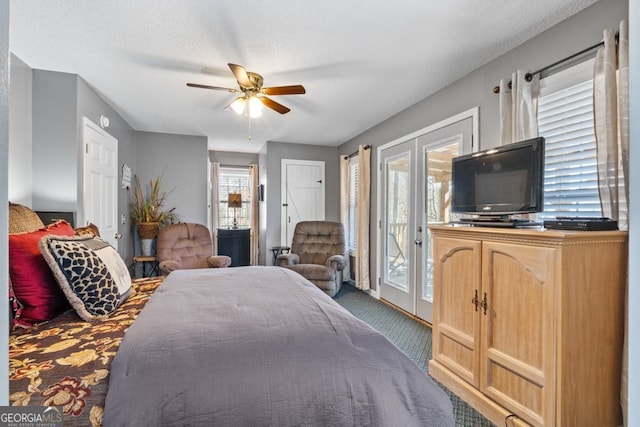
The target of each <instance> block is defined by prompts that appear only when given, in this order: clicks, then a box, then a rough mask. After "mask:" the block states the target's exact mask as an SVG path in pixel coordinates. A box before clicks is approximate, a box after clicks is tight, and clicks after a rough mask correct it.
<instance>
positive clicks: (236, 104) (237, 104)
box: [230, 96, 247, 116]
mask: <svg viewBox="0 0 640 427" xmlns="http://www.w3.org/2000/svg"><path fill="white" fill-rule="evenodd" d="M246 104H247V98H246V97H244V96H241V97H240V98H237V99H236V100H235V101H233V102H232V103H231V105H230V107H231V109H232V110H233V111H235V113H236V114H238V115H239V116H241V115H242V114H244V108H245V106H246Z"/></svg>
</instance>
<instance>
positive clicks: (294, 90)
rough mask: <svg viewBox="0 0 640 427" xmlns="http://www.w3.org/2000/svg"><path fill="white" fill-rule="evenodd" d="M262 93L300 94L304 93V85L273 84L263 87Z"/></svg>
mask: <svg viewBox="0 0 640 427" xmlns="http://www.w3.org/2000/svg"><path fill="white" fill-rule="evenodd" d="M262 93H264V94H265V95H302V94H304V93H306V91H305V90H304V86H302V85H291V86H274V87H263V88H262Z"/></svg>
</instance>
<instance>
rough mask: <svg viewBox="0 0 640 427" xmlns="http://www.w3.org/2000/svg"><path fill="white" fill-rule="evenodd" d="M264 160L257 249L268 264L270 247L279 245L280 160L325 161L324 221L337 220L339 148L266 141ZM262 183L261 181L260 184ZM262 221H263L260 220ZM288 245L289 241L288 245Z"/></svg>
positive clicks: (338, 211) (338, 214)
mask: <svg viewBox="0 0 640 427" xmlns="http://www.w3.org/2000/svg"><path fill="white" fill-rule="evenodd" d="M265 145H266V153H265V154H264V155H263V154H261V156H264V157H265V164H266V171H267V175H266V178H265V181H264V183H265V200H266V220H265V222H264V224H263V225H264V226H265V227H266V230H265V233H266V234H265V237H264V239H265V245H264V246H262V247H261V248H260V253H261V258H262V256H264V259H265V260H266V262H267V263H270V262H271V252H267V251H269V248H270V247H271V246H277V245H280V243H281V242H280V228H281V227H280V214H281V210H282V201H281V200H280V199H281V197H280V186H281V175H280V174H281V170H280V169H281V160H282V159H293V160H318V161H324V162H325V179H326V185H325V192H326V194H325V219H326V220H327V221H338V220H339V218H340V190H339V188H340V187H339V177H340V169H339V165H338V149H337V148H336V147H319V146H316V145H305V144H284V143H281V142H267V143H266V144H265ZM261 183H262V181H261ZM261 220H262V218H261ZM289 243H290V242H289Z"/></svg>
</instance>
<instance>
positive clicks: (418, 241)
mask: <svg viewBox="0 0 640 427" xmlns="http://www.w3.org/2000/svg"><path fill="white" fill-rule="evenodd" d="M413 243H415V244H416V246H422V239H416V240H414V241H413Z"/></svg>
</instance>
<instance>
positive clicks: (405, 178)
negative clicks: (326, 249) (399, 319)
mask: <svg viewBox="0 0 640 427" xmlns="http://www.w3.org/2000/svg"><path fill="white" fill-rule="evenodd" d="M472 134H473V119H472V118H471V117H469V118H466V119H462V120H459V121H455V122H453V123H450V124H446V125H443V126H442V127H438V128H435V129H430V130H428V131H427V132H426V133H425V134H423V135H419V136H417V137H414V138H411V139H408V140H406V141H403V142H400V143H396V144H393V145H391V146H389V147H387V148H383V149H382V150H381V151H380V157H379V158H380V174H381V175H380V189H381V194H380V197H381V198H382V200H381V220H382V221H381V243H382V251H380V256H381V259H380V265H381V266H382V268H381V271H380V274H381V280H380V296H381V297H382V298H384V299H385V300H387V301H389V302H391V303H392V304H394V305H396V306H398V307H400V308H402V309H403V310H405V311H407V312H409V313H411V314H414V315H416V316H418V317H420V318H422V319H424V320H426V321H428V322H431V320H432V305H433V283H432V277H431V271H432V269H431V266H432V265H433V262H432V257H431V238H430V235H429V233H428V227H429V225H431V224H435V223H447V222H449V221H450V217H449V214H450V212H449V204H450V185H451V159H452V158H453V157H456V156H458V155H460V154H463V153H465V152H471V141H472Z"/></svg>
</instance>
